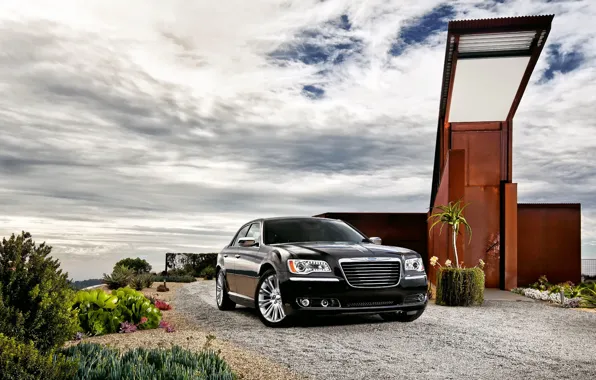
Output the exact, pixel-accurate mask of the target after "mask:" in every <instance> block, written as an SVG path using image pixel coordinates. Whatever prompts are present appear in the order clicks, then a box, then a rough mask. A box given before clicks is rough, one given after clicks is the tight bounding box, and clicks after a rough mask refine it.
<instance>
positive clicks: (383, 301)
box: [216, 217, 428, 327]
mask: <svg viewBox="0 0 596 380" xmlns="http://www.w3.org/2000/svg"><path fill="white" fill-rule="evenodd" d="M216 278H217V281H216V301H217V306H218V308H219V309H220V310H231V309H234V308H235V306H236V304H239V305H243V306H247V307H251V308H254V309H256V311H257V314H258V315H259V318H260V319H261V321H262V322H263V323H264V324H265V325H267V326H271V327H275V326H280V325H283V324H285V323H286V322H287V321H288V320H290V319H291V318H292V317H294V316H298V315H306V314H308V313H316V314H333V313H353V314H364V313H374V314H379V315H380V316H381V317H382V318H383V319H385V320H390V321H401V322H410V321H413V320H415V319H417V318H418V317H420V316H421V315H422V313H423V312H424V310H425V308H426V305H427V303H428V298H427V289H428V279H427V276H426V272H425V269H424V265H423V261H422V258H421V257H420V255H419V254H418V253H417V252H415V251H412V250H410V249H406V248H400V247H392V246H383V245H381V241H380V239H379V238H368V237H366V236H365V235H364V234H362V233H361V232H360V231H358V230H357V229H356V228H354V227H352V226H350V225H349V224H347V223H345V222H343V221H341V220H335V219H327V218H318V217H292V218H263V219H256V220H253V221H250V222H248V223H246V224H245V225H243V226H242V227H241V228H240V229H239V230H238V232H237V233H236V236H234V238H233V239H232V241H231V242H230V244H229V245H227V246H226V247H225V248H224V249H223V250H222V251H221V252H220V253H219V255H218V257H217V274H216Z"/></svg>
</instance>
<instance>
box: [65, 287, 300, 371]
mask: <svg viewBox="0 0 596 380" xmlns="http://www.w3.org/2000/svg"><path fill="white" fill-rule="evenodd" d="M197 281H198V282H202V283H205V282H206V283H208V284H205V285H207V286H211V285H213V287H215V284H214V281H212V280H211V281H209V280H203V279H197ZM160 284H161V283H157V282H155V283H153V285H152V286H151V288H145V289H143V290H141V292H142V293H143V294H144V295H145V296H146V297H148V298H157V299H159V300H162V301H165V302H167V303H168V304H169V305H171V307H172V308H171V309H170V310H162V311H161V313H162V320H163V321H166V322H168V324H169V325H170V326H171V327H172V328H173V332H171V333H168V332H166V331H165V329H162V328H158V329H147V330H137V331H135V332H134V333H116V334H106V335H101V336H94V337H85V338H83V340H82V341H83V342H85V343H99V344H101V345H105V346H109V347H113V348H117V349H121V350H123V351H126V350H133V349H137V348H169V347H172V346H175V345H178V346H181V347H182V348H184V349H187V350H189V351H191V352H200V351H202V350H204V349H206V348H207V349H212V350H215V351H216V352H218V353H219V355H220V356H221V357H222V358H223V359H224V360H225V361H226V362H227V363H228V364H229V365H230V367H231V368H232V369H233V371H234V372H235V373H236V374H237V376H238V378H239V379H247V380H248V379H255V380H257V379H263V380H269V379H271V380H274V379H289V380H292V379H300V377H298V376H297V375H296V374H294V373H291V372H290V371H288V370H287V369H286V368H285V367H282V366H280V365H278V364H275V363H273V362H272V361H270V360H268V359H265V358H264V357H262V356H261V355H258V354H256V353H254V352H252V351H250V350H248V349H246V348H241V347H240V346H238V345H235V344H231V343H230V342H228V341H222V340H220V339H218V338H217V336H216V335H212V333H211V331H212V330H211V329H203V328H202V327H201V326H200V324H198V323H196V322H193V321H191V320H190V319H189V318H188V317H187V316H185V315H184V314H183V313H180V312H179V311H178V303H179V302H180V299H178V301H177V300H176V295H177V293H178V291H179V290H180V289H181V288H183V287H184V286H187V285H188V284H187V283H170V282H168V283H167V287H168V288H169V291H168V292H158V291H157V287H158V286H159V285H160ZM100 289H102V290H105V291H109V290H108V289H107V287H106V286H102V287H100ZM79 343H80V341H76V340H73V341H69V342H67V344H66V345H65V347H71V346H74V345H77V344H79Z"/></svg>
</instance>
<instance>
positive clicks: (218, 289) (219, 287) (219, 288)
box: [215, 271, 225, 306]
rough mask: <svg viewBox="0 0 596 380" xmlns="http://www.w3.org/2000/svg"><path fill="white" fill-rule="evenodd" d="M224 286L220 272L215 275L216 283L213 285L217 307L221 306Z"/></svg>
mask: <svg viewBox="0 0 596 380" xmlns="http://www.w3.org/2000/svg"><path fill="white" fill-rule="evenodd" d="M224 286H225V281H224V274H223V272H221V271H220V272H219V274H218V275H217V281H216V283H215V297H216V298H217V306H221V305H222V304H223V296H224Z"/></svg>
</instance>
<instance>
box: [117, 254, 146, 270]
mask: <svg viewBox="0 0 596 380" xmlns="http://www.w3.org/2000/svg"><path fill="white" fill-rule="evenodd" d="M120 266H123V267H127V268H129V269H131V270H132V271H133V272H135V273H136V274H140V273H149V272H151V265H150V264H149V263H148V262H147V261H146V260H143V259H141V258H139V257H137V258H134V259H133V258H130V257H129V258H126V259H122V260H120V261H118V262H117V263H116V264H115V265H114V270H116V268H117V267H120Z"/></svg>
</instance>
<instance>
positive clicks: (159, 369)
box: [63, 343, 237, 380]
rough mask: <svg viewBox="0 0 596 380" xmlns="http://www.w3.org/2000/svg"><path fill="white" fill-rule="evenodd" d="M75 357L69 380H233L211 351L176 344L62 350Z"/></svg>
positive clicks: (87, 345) (88, 345) (87, 346)
mask: <svg viewBox="0 0 596 380" xmlns="http://www.w3.org/2000/svg"><path fill="white" fill-rule="evenodd" d="M63 353H64V354H65V355H66V356H67V357H70V358H73V359H77V360H79V368H78V372H77V373H76V374H75V376H74V377H73V379H85V380H96V379H97V380H99V379H102V380H104V379H105V380H120V379H154V380H162V379H164V380H165V379H180V380H186V379H221V380H228V379H230V380H232V379H237V376H236V374H235V373H234V372H233V371H232V369H231V368H230V366H229V365H228V364H227V363H226V362H225V361H224V360H223V359H222V358H221V357H220V356H219V354H218V353H216V352H214V351H212V350H205V351H202V352H199V353H195V352H192V351H189V350H185V349H183V348H181V347H180V346H174V347H172V348H169V349H163V348H157V349H146V348H135V349H132V350H129V351H126V352H125V353H121V351H120V350H117V349H113V348H108V347H102V346H100V345H99V344H95V343H81V344H78V345H76V346H72V347H69V348H66V349H64V350H63Z"/></svg>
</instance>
